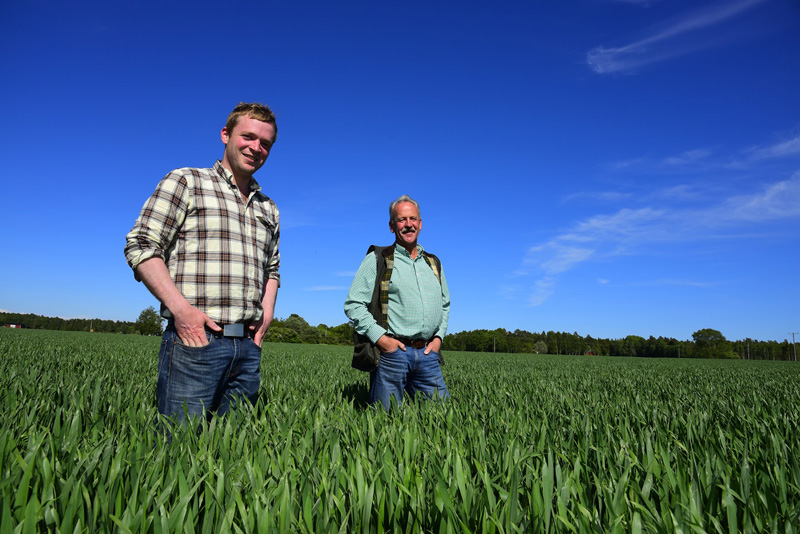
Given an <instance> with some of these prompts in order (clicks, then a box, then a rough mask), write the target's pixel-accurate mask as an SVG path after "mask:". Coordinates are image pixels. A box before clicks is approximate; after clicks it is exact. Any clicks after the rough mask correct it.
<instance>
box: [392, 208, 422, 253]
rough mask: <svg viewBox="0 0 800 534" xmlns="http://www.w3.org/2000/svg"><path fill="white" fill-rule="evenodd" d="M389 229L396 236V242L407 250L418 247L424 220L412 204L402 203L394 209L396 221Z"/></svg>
mask: <svg viewBox="0 0 800 534" xmlns="http://www.w3.org/2000/svg"><path fill="white" fill-rule="evenodd" d="M389 229H390V230H391V231H392V233H393V234H395V240H396V241H397V242H398V243H400V245H401V246H403V247H405V248H407V249H408V248H413V247H415V246H416V245H417V238H418V237H419V232H420V230H422V219H420V218H419V210H418V209H417V207H416V206H414V204H412V203H411V202H401V203H399V204H397V205H396V206H395V207H394V220H393V221H392V222H391V223H389Z"/></svg>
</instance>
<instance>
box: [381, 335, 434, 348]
mask: <svg viewBox="0 0 800 534" xmlns="http://www.w3.org/2000/svg"><path fill="white" fill-rule="evenodd" d="M390 337H393V338H394V339H396V340H397V341H399V342H400V343H402V344H403V345H405V346H406V347H412V348H415V349H423V348H425V346H426V345H427V344H428V341H429V340H428V339H411V338H410V337H401V336H395V335H391V336H390Z"/></svg>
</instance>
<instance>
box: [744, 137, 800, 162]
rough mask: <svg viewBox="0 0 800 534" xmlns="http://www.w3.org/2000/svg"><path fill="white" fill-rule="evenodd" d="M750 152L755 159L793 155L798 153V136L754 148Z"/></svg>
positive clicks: (799, 148)
mask: <svg viewBox="0 0 800 534" xmlns="http://www.w3.org/2000/svg"><path fill="white" fill-rule="evenodd" d="M752 152H753V159H756V160H760V159H771V158H781V157H786V156H794V155H797V154H800V136H797V137H795V138H794V139H789V140H788V141H783V142H782V143H778V144H776V145H773V146H769V147H765V148H756V149H754V150H753V151H752Z"/></svg>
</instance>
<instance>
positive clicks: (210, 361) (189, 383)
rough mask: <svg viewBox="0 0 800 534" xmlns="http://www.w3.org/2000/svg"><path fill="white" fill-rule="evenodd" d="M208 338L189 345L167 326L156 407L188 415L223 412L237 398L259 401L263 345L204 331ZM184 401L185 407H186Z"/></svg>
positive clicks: (181, 418)
mask: <svg viewBox="0 0 800 534" xmlns="http://www.w3.org/2000/svg"><path fill="white" fill-rule="evenodd" d="M206 336H207V338H208V341H209V344H208V345H206V346H205V347H189V346H186V345H184V344H183V342H181V339H180V337H178V333H177V332H176V331H175V329H174V328H173V327H167V329H166V331H165V332H164V336H163V338H162V340H161V351H160V353H159V355H158V384H157V388H156V390H157V397H158V411H159V413H161V414H163V415H166V416H169V417H174V419H175V421H177V422H181V423H182V422H183V421H184V419H185V417H186V416H187V415H188V416H200V417H206V418H208V419H210V418H211V415H212V413H213V412H216V413H218V414H220V415H223V414H225V413H226V412H228V410H229V409H230V408H231V406H232V405H234V404H235V403H236V402H237V401H238V400H241V399H247V400H249V401H250V402H251V403H255V401H256V399H257V397H258V388H259V385H260V381H261V348H260V347H259V346H258V345H256V344H255V342H254V341H253V340H252V339H250V338H246V337H245V338H227V337H222V335H221V334H216V333H211V332H208V331H206ZM184 405H185V408H186V409H185V410H184Z"/></svg>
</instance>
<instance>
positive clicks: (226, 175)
mask: <svg viewBox="0 0 800 534" xmlns="http://www.w3.org/2000/svg"><path fill="white" fill-rule="evenodd" d="M214 171H216V173H217V174H218V175H219V177H220V178H222V179H223V180H225V181H226V182H228V185H230V186H231V187H236V182H234V181H233V173H232V172H231V171H229V170H228V169H226V168H225V167H224V166H223V165H222V161H221V160H217V162H216V163H214ZM254 191H261V186H260V185H258V182H256V179H255V178H253V177H252V176H251V177H250V192H251V193H252V192H254Z"/></svg>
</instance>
